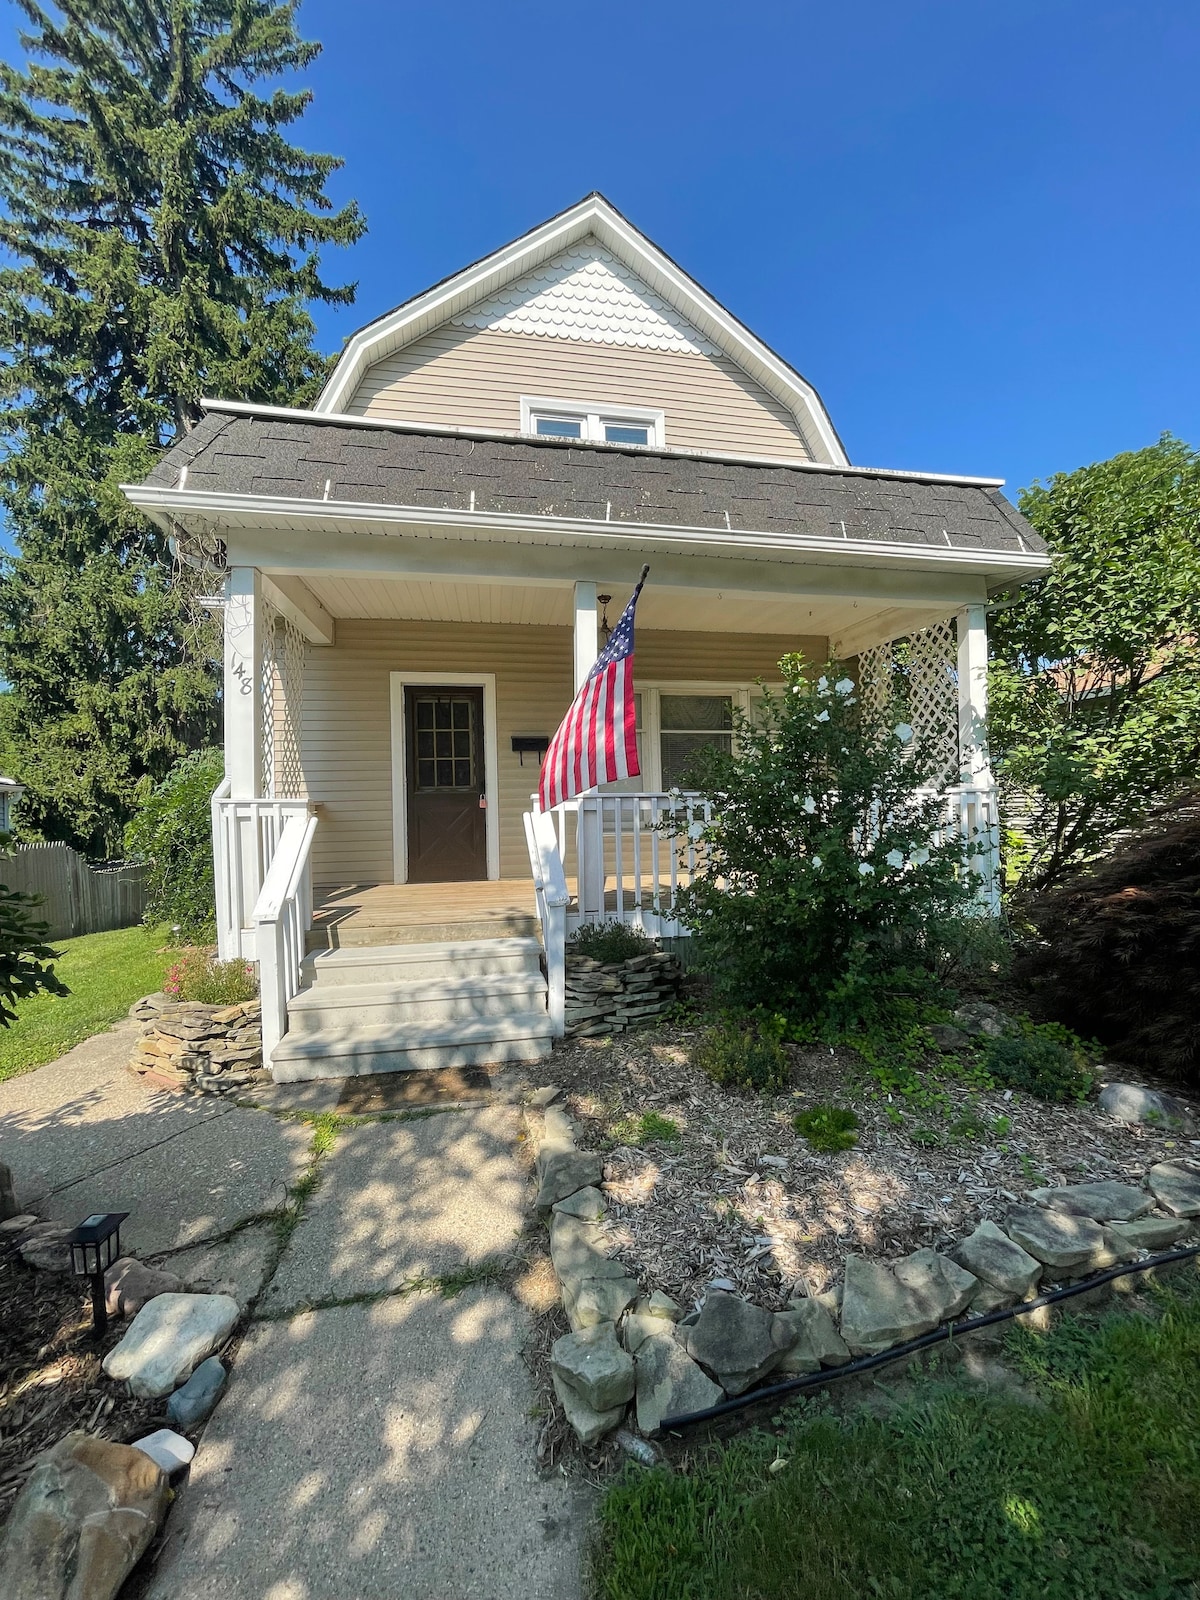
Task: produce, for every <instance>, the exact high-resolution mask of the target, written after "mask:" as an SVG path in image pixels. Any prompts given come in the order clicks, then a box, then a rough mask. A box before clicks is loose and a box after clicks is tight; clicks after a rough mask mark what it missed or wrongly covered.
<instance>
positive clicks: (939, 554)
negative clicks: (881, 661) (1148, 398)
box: [120, 483, 1050, 574]
mask: <svg viewBox="0 0 1200 1600" xmlns="http://www.w3.org/2000/svg"><path fill="white" fill-rule="evenodd" d="M120 488H121V492H122V494H124V495H125V496H126V498H127V499H128V500H129V501H130V502H131V504H133V505H135V506H137V507H138V508H139V510H142V511H146V512H149V513H155V512H158V513H165V514H167V515H170V514H175V515H179V516H186V515H188V514H189V513H195V512H207V513H210V514H215V515H218V516H219V515H221V514H225V515H228V516H248V517H250V518H253V519H255V520H257V521H258V522H259V523H260V525H261V523H262V521H263V520H264V519H265V518H270V517H274V518H284V519H287V520H288V521H307V522H316V523H324V524H326V525H327V524H329V523H331V522H359V523H362V522H367V523H379V524H390V525H391V526H394V527H401V528H406V527H420V528H436V529H438V530H439V531H441V532H444V533H446V534H447V535H451V536H453V535H455V534H458V535H460V536H463V537H464V538H468V539H469V540H470V541H471V542H476V541H479V540H480V536H481V535H482V542H484V543H489V542H491V541H490V540H489V538H488V535H489V534H492V533H499V534H502V535H503V534H513V535H518V536H523V537H524V539H526V540H527V539H528V538H529V535H530V534H531V533H533V534H542V535H544V536H546V537H545V539H544V542H545V543H547V544H554V543H561V542H563V535H569V536H571V537H573V538H574V539H575V540H578V541H579V542H580V543H582V544H591V543H594V544H597V545H603V544H612V543H616V544H634V543H636V544H639V545H645V544H647V543H648V542H653V543H656V544H658V545H662V546H666V547H667V548H668V549H671V548H679V549H684V550H686V551H687V553H689V554H691V555H696V554H698V553H700V551H704V552H707V553H712V554H719V555H723V556H733V557H735V558H739V557H740V558H741V559H743V560H744V559H745V558H746V556H747V553H748V552H750V551H756V552H759V553H761V554H762V555H763V556H764V557H765V558H771V557H773V558H779V557H781V556H782V557H786V556H789V555H791V556H797V557H804V556H813V555H821V556H835V557H839V558H840V559H842V560H845V558H846V557H847V556H848V555H850V554H853V555H856V556H865V555H870V556H873V557H876V558H882V560H883V561H884V562H885V563H887V564H892V563H896V564H903V565H905V566H914V565H917V566H938V567H944V566H957V567H962V566H965V567H968V568H971V567H995V566H998V565H1002V566H1005V567H1009V568H1013V569H1015V570H1017V571H1022V572H1029V573H1031V574H1032V573H1037V572H1045V571H1047V570H1048V569H1049V567H1050V558H1049V556H1046V555H1041V554H1037V553H1035V552H1032V551H1016V550H976V549H967V550H963V549H958V548H957V547H955V546H954V545H951V544H950V542H949V536H948V535H947V536H946V539H947V542H946V546H945V548H941V547H939V546H936V545H927V544H907V543H902V542H901V541H899V540H876V539H851V538H845V539H831V538H828V537H823V536H818V535H806V534H790V533H760V532H755V531H753V530H747V531H745V532H740V531H739V532H738V533H736V534H732V535H731V534H730V533H729V532H725V531H723V530H720V531H719V530H716V529H713V528H704V527H691V526H680V525H678V524H672V523H655V522H602V521H599V520H596V519H592V518H586V519H585V518H579V517H553V516H538V515H525V514H520V513H514V512H507V511H455V510H449V509H445V508H443V507H439V506H389V505H377V504H375V503H374V502H372V501H358V500H310V499H306V498H303V499H302V498H295V499H285V498H282V497H279V496H275V495H256V494H229V493H227V492H223V491H219V490H208V489H178V488H172V489H167V488H161V487H159V486H158V485H152V484H139V483H129V484H125V483H123V484H121V485H120ZM551 536H552V537H551ZM496 542H497V543H501V544H507V543H510V542H513V541H510V540H509V539H506V538H501V539H498V540H497V541H496ZM516 542H520V539H519V538H518V540H517V541H516ZM698 546H699V547H700V551H698V549H697V547H698Z"/></svg>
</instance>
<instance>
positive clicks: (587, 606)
mask: <svg viewBox="0 0 1200 1600" xmlns="http://www.w3.org/2000/svg"><path fill="white" fill-rule="evenodd" d="M599 654H600V613H599V611H598V610H597V608H596V585H595V584H594V583H577V584H576V585H575V691H576V693H578V691H579V688H580V685H581V684H582V683H583V680H584V679H585V678H586V677H587V675H588V673H589V672H590V671H591V670H592V664H593V663H594V662H595V659H596V657H597V656H598V655H599Z"/></svg>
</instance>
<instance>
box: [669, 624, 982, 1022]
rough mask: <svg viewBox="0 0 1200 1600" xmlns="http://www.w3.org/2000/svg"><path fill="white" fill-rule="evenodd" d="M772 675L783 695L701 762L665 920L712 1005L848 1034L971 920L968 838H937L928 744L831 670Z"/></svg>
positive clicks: (938, 805) (933, 762) (794, 662)
mask: <svg viewBox="0 0 1200 1600" xmlns="http://www.w3.org/2000/svg"><path fill="white" fill-rule="evenodd" d="M780 672H781V674H782V676H783V678H784V684H785V686H784V689H783V691H782V692H781V693H771V692H764V694H763V696H762V699H761V701H760V702H759V704H758V706H757V707H756V710H755V714H754V716H753V717H750V716H746V715H743V714H742V713H740V712H738V711H735V712H734V723H735V727H734V742H733V748H732V750H731V751H722V750H717V749H714V748H711V747H708V748H705V749H704V750H702V751H700V752H698V755H697V760H696V766H695V768H694V771H693V773H692V775H691V779H690V781H692V782H694V783H695V785H696V787H697V788H699V789H701V790H702V791H703V792H704V793H705V794H706V795H708V796H710V797H711V817H710V820H708V821H707V822H705V823H703V824H701V823H699V822H697V823H696V824H694V827H693V832H694V834H695V836H696V837H695V842H696V845H697V849H698V854H699V865H698V868H697V872H696V876H695V878H694V879H693V881H692V882H691V883H690V884H688V885H687V886H686V887H685V888H684V889H683V890H681V892H680V894H679V896H678V900H677V905H676V910H677V914H678V916H679V917H680V919H681V921H682V922H683V923H684V925H685V926H687V927H688V928H690V929H691V930H692V932H693V933H695V934H697V935H698V936H699V955H700V960H701V963H702V966H703V967H704V969H705V970H706V971H707V972H708V974H709V975H710V977H711V980H712V984H713V988H714V991H715V994H716V997H717V1000H718V1002H719V1003H722V1004H725V1005H728V1006H736V1007H738V1008H745V1009H754V1008H762V1009H764V1010H766V1011H768V1012H772V1013H775V1012H779V1013H782V1014H784V1015H786V1017H787V1018H788V1020H789V1022H790V1023H792V1024H793V1025H795V1024H820V1025H829V1026H838V1025H845V1024H846V1023H849V1022H854V1021H857V1020H858V1019H860V1018H861V1017H862V1016H863V1015H864V1014H865V1013H868V1012H870V1011H871V1010H873V1009H874V1008H875V1006H876V1004H877V990H878V988H879V986H880V984H881V983H882V982H886V981H887V980H889V979H890V978H891V976H892V975H893V974H894V973H895V972H896V971H897V969H900V968H902V967H903V966H904V965H905V964H906V963H908V964H911V961H912V952H914V951H915V952H917V953H918V955H919V954H920V952H921V951H923V950H924V949H926V948H927V947H929V946H930V945H931V941H932V939H933V934H934V930H935V928H936V927H937V926H938V925H940V924H942V923H944V922H946V921H948V920H951V919H953V918H954V917H955V916H956V915H961V914H962V913H964V912H965V911H966V910H967V908H968V906H969V904H970V902H971V899H972V894H973V879H972V875H971V873H970V872H969V871H968V870H966V868H967V862H966V860H965V859H964V843H963V841H962V840H961V839H959V838H948V839H946V840H945V841H943V842H940V843H939V842H938V839H937V836H938V833H939V829H940V826H941V822H942V817H943V802H942V799H941V791H942V789H943V788H944V784H943V783H942V782H941V780H940V779H939V777H938V774H937V769H938V758H937V755H936V752H935V751H934V750H933V749H932V747H931V746H928V745H927V744H925V743H923V742H921V741H919V740H917V739H915V737H914V734H913V729H912V728H911V727H910V726H909V725H908V724H906V723H905V722H903V721H897V720H895V718H894V717H892V716H891V715H890V714H889V715H888V716H886V717H883V718H879V717H875V716H873V715H871V714H869V713H868V712H867V709H866V708H865V707H864V706H863V705H862V704H861V702H860V701H859V698H858V696H857V695H856V693H855V692H854V690H855V686H854V682H853V680H852V679H851V678H850V677H849V676H848V675H846V673H845V671H844V669H843V667H842V666H841V665H840V664H839V663H837V662H829V663H827V665H826V666H825V668H824V669H823V671H822V672H821V673H820V674H819V675H818V676H817V678H816V681H815V682H813V681H812V672H811V670H810V668H809V665H808V663H806V662H805V660H804V658H803V657H802V656H800V655H788V656H785V657H784V658H783V660H782V661H781V662H780Z"/></svg>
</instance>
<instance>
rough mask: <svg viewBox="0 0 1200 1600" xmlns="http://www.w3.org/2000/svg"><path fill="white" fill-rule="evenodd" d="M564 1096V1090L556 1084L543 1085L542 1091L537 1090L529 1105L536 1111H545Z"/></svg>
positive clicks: (530, 1098)
mask: <svg viewBox="0 0 1200 1600" xmlns="http://www.w3.org/2000/svg"><path fill="white" fill-rule="evenodd" d="M561 1095H562V1090H561V1089H560V1088H559V1086H558V1084H556V1083H546V1084H543V1085H542V1087H541V1088H540V1089H535V1090H534V1091H533V1093H532V1094H531V1095H530V1096H529V1104H530V1105H531V1106H533V1108H534V1110H536V1111H544V1110H545V1109H546V1107H547V1106H552V1105H553V1104H554V1102H555V1101H556V1100H557V1099H559V1097H560V1096H561Z"/></svg>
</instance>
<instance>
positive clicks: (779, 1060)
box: [694, 1017, 790, 1094]
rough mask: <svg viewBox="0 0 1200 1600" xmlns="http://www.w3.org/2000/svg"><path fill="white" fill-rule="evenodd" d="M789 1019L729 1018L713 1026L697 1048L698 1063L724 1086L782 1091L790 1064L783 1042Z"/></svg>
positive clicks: (728, 1087)
mask: <svg viewBox="0 0 1200 1600" xmlns="http://www.w3.org/2000/svg"><path fill="white" fill-rule="evenodd" d="M785 1027H786V1022H785V1021H784V1019H783V1018H781V1017H780V1018H773V1019H770V1020H768V1021H765V1022H740V1021H736V1020H734V1019H732V1018H731V1019H728V1020H726V1021H725V1022H722V1023H720V1024H719V1025H718V1026H717V1027H715V1028H710V1029H709V1030H708V1032H707V1033H706V1034H705V1035H704V1036H703V1038H702V1039H701V1040H700V1043H699V1045H698V1046H697V1047H696V1052H695V1057H694V1060H695V1064H696V1065H697V1066H698V1067H699V1068H700V1070H701V1071H702V1072H706V1073H707V1074H708V1076H709V1077H710V1078H711V1079H712V1080H713V1082H714V1083H717V1084H720V1086H721V1087H722V1088H723V1089H739V1090H741V1091H743V1092H751V1093H758V1094H782V1093H783V1091H784V1090H785V1089H786V1088H787V1087H788V1082H789V1076H790V1066H789V1063H788V1058H787V1054H786V1052H785V1051H784V1048H783V1044H782V1042H781V1041H782V1034H783V1031H784V1028H785Z"/></svg>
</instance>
